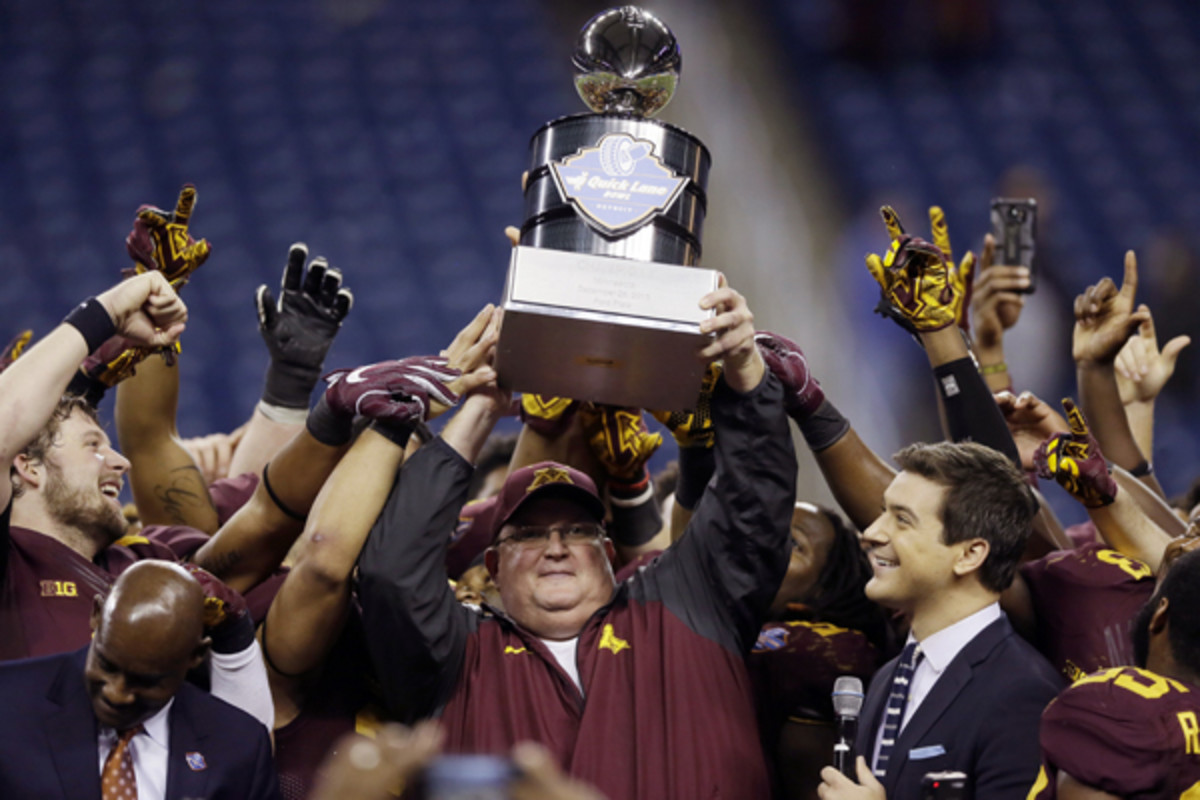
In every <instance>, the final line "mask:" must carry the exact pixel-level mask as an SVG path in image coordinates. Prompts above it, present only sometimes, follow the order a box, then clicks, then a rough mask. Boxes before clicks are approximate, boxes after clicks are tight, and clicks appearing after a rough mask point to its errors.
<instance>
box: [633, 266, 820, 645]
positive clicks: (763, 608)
mask: <svg viewBox="0 0 1200 800" xmlns="http://www.w3.org/2000/svg"><path fill="white" fill-rule="evenodd" d="M705 304H707V306H706V307H712V308H716V309H717V312H718V313H717V314H716V315H714V316H713V317H712V318H710V319H709V320H707V321H706V322H707V323H708V324H707V325H704V326H702V330H705V332H713V333H716V334H717V335H716V336H715V337H714V339H713V341H712V343H711V344H709V345H708V346H707V347H706V348H704V349H703V350H702V351H701V354H702V357H704V358H707V359H713V358H721V359H722V360H723V362H724V371H723V375H722V378H721V380H719V381H718V382H717V385H716V389H715V390H714V392H713V405H712V413H713V424H714V429H715V431H716V444H715V447H714V453H715V459H716V472H715V475H714V478H713V480H712V482H711V483H710V484H709V486H708V488H707V490H706V491H705V492H704V495H703V496H702V497H701V499H700V502H699V504H698V506H697V507H696V513H695V515H694V516H693V517H692V520H691V522H690V523H689V525H688V528H687V531H686V532H685V534H684V536H683V537H682V538H681V539H680V540H679V541H678V542H676V543H675V544H674V545H673V546H672V547H671V549H670V550H668V551H667V552H666V553H664V554H663V556H662V557H661V558H660V559H659V561H658V563H657V566H656V568H655V570H654V571H653V573H652V578H648V579H647V581H648V582H647V583H646V585H645V586H643V587H641V589H640V590H641V591H647V592H654V591H658V592H660V593H661V595H662V597H663V598H664V602H666V603H667V604H668V605H669V606H670V607H671V608H672V609H674V610H675V611H676V613H678V614H680V616H681V617H682V618H684V619H686V620H689V624H693V625H696V626H698V628H697V629H698V630H702V631H704V633H705V635H707V636H710V637H712V638H713V639H714V640H715V641H719V642H721V643H723V644H725V645H726V646H728V647H731V648H734V649H741V650H743V651H745V650H748V649H749V647H750V645H751V644H752V643H753V641H754V637H756V636H757V634H758V630H759V627H760V626H761V625H762V620H763V618H764V617H765V616H766V613H767V609H768V607H769V606H770V603H771V600H772V599H773V598H774V596H775V593H776V591H777V590H778V588H779V584H780V582H781V581H782V579H783V574H784V572H785V571H786V568H787V561H788V556H789V549H788V538H789V530H790V525H791V515H792V508H793V505H794V502H795V494H796V492H795V484H796V456H795V452H794V450H793V448H792V439H791V432H790V430H789V428H788V424H787V416H786V413H785V411H784V402H783V399H784V390H783V387H782V386H781V384H780V382H779V380H778V379H777V378H775V377H774V375H771V374H768V370H767V365H766V361H765V360H764V358H763V355H762V354H761V353H760V352H759V348H758V347H757V346H756V345H755V341H754V336H755V331H754V324H753V321H754V317H753V315H752V314H751V313H750V309H749V307H748V306H747V305H746V301H745V299H744V298H743V297H742V296H741V295H740V294H738V293H737V292H735V291H733V290H732V289H730V288H729V287H727V286H724V285H722V286H721V287H720V288H718V289H717V290H716V291H715V292H712V293H711V294H709V295H707V296H706V298H705V300H704V301H702V305H705Z"/></svg>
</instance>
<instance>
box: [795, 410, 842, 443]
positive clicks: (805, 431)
mask: <svg viewBox="0 0 1200 800" xmlns="http://www.w3.org/2000/svg"><path fill="white" fill-rule="evenodd" d="M796 425H797V426H798V427H799V428H800V433H801V435H802V436H804V441H805V442H807V443H808V449H809V450H812V451H813V452H814V453H819V452H821V451H822V450H824V449H825V448H827V447H832V446H833V445H834V444H837V442H838V441H840V440H841V438H842V437H843V436H845V435H846V433H847V432H848V431H849V430H850V420H848V419H846V418H845V417H843V416H842V412H840V411H838V410H837V407H836V406H834V404H833V403H831V402H829V398H825V400H824V401H823V402H822V403H821V405H819V406H817V410H816V411H814V412H812V413H811V414H809V415H808V416H807V417H805V418H804V419H798V420H796Z"/></svg>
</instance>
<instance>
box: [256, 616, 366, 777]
mask: <svg viewBox="0 0 1200 800" xmlns="http://www.w3.org/2000/svg"><path fill="white" fill-rule="evenodd" d="M374 683H375V681H374V679H373V678H372V677H371V665H370V658H369V657H368V655H367V651H366V643H365V642H364V641H363V638H362V627H361V625H359V624H358V616H357V614H352V615H351V617H350V618H349V620H348V621H347V625H346V629H345V631H343V633H342V635H341V637H340V638H339V639H338V642H337V644H335V645H334V646H333V648H332V649H331V650H330V652H329V658H328V659H327V661H326V663H325V665H324V667H323V668H322V671H321V675H320V677H318V678H317V679H316V681H315V683H313V684H312V686H310V687H308V688H306V689H305V695H304V701H303V708H302V710H301V711H300V713H299V714H297V715H296V717H295V719H293V720H292V721H291V722H289V723H288V724H286V725H284V726H283V727H281V728H276V729H275V769H276V771H277V772H278V773H279V791H280V794H281V795H282V797H283V800H304V798H306V797H308V794H309V792H311V791H312V787H313V783H314V782H315V779H316V774H317V770H318V769H319V768H320V766H321V764H322V763H323V762H324V761H325V757H326V756H327V755H328V753H329V749H330V748H331V747H333V745H334V743H335V742H337V740H338V739H339V738H341V736H342V735H343V734H346V733H350V732H351V731H357V732H359V733H362V734H366V735H368V736H373V735H374V733H375V731H376V730H377V729H378V727H379V725H380V724H381V723H382V719H381V716H380V711H379V710H378V706H376V705H373V704H371V702H370V701H371V694H370V692H369V687H370V686H372V685H374Z"/></svg>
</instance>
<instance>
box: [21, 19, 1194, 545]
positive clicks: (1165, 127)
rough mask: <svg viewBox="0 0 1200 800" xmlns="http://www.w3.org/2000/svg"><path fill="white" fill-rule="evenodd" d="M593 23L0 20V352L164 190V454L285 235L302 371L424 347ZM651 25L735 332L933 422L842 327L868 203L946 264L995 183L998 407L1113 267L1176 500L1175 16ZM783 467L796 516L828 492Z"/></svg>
mask: <svg viewBox="0 0 1200 800" xmlns="http://www.w3.org/2000/svg"><path fill="white" fill-rule="evenodd" d="M608 5H609V4H608V3H596V2H553V0H545V1H544V2H539V1H538V0H488V1H486V2H485V1H484V0H438V1H437V2H415V0H390V1H389V0H257V2H253V3H247V2H237V0H206V1H205V2H199V1H198V0H185V1H182V2H171V3H152V2H141V1H136V2H135V1H133V0H129V1H127V2H84V1H83V0H0V286H3V291H0V338H7V337H8V336H10V335H12V334H14V333H15V332H16V331H18V330H20V329H22V328H32V329H33V330H34V332H35V334H37V335H41V334H44V333H46V332H47V331H48V330H49V329H51V328H52V327H53V326H54V325H55V324H56V323H57V322H58V321H59V320H60V319H61V318H62V316H63V315H64V313H65V312H66V311H67V309H68V308H69V307H70V306H71V305H72V304H73V303H75V302H77V301H78V300H79V299H80V298H82V297H84V296H86V295H88V294H92V293H95V292H98V291H100V290H102V289H103V288H105V287H106V286H108V285H110V284H111V283H112V282H113V281H114V280H115V279H116V277H117V275H118V274H119V271H120V269H121V268H123V267H125V266H128V263H129V259H128V257H127V256H126V254H125V251H124V242H123V240H124V236H125V234H126V232H127V231H128V229H129V225H130V222H131V220H132V217H133V211H134V209H135V208H136V207H137V206H138V205H139V204H140V203H145V202H149V203H153V204H156V205H159V206H164V207H169V206H170V205H172V204H173V203H174V200H175V197H176V195H177V193H178V190H179V187H180V185H181V184H183V183H184V182H189V181H190V182H193V183H195V184H196V186H197V188H198V192H199V201H198V205H197V210H196V213H195V215H194V217H193V230H194V232H195V233H196V234H197V235H198V236H203V237H206V238H208V239H209V241H210V242H211V243H212V245H213V255H212V257H211V258H210V259H209V261H208V263H207V264H205V266H204V267H203V268H202V270H201V271H200V272H199V273H197V275H196V276H195V277H194V279H193V280H192V282H191V283H190V284H189V285H188V286H187V288H186V290H185V295H184V296H185V299H186V300H187V302H188V305H189V307H190V309H191V314H192V317H191V322H190V324H189V330H188V332H187V333H186V334H185V337H184V354H183V358H182V363H181V380H182V384H183V388H182V395H181V403H180V414H179V417H180V421H179V427H180V430H181V432H182V434H183V435H185V436H189V435H198V434H202V433H208V432H213V431H217V430H230V429H232V428H234V427H236V426H237V425H238V424H240V423H241V422H242V421H243V420H244V419H245V418H246V417H247V416H248V414H249V413H250V411H251V409H252V408H253V406H254V403H255V402H256V400H257V398H258V394H259V391H260V387H261V380H262V373H263V369H264V367H265V365H266V353H265V350H264V348H263V346H262V344H261V342H260V340H259V338H258V333H257V320H256V318H255V314H254V308H253V296H254V290H255V288H256V287H257V286H258V285H259V284H261V283H268V284H271V285H272V286H275V285H276V284H277V283H278V280H279V276H280V272H281V270H282V267H283V262H284V258H285V255H286V252H287V247H288V245H289V244H290V243H291V242H293V241H297V240H302V241H306V242H308V244H309V247H310V251H311V253H313V254H314V255H316V254H323V255H325V256H327V257H328V259H329V260H330V263H331V264H333V265H334V266H337V267H339V268H341V269H342V270H343V271H344V273H345V276H346V284H347V285H348V286H350V287H351V288H352V289H353V290H354V292H355V298H356V300H355V307H354V310H353V311H352V312H351V314H350V317H349V318H348V320H347V322H346V324H345V326H344V328H343V331H342V333H341V334H340V336H339V339H338V341H337V343H336V344H335V346H334V349H333V351H332V352H331V354H330V357H329V359H328V361H327V366H328V367H329V368H333V367H337V366H348V365H353V364H357V363H366V362H370V361H376V360H381V359H385V358H390V357H401V356H404V355H409V354H413V353H419V352H430V351H435V350H437V349H438V348H440V347H442V346H444V344H445V343H446V342H447V341H449V339H450V337H451V336H452V335H453V333H454V331H455V330H457V329H458V328H459V327H460V326H461V325H462V324H463V323H465V321H466V320H467V319H469V317H470V315H471V314H472V312H474V311H475V310H476V309H478V308H479V307H480V306H482V305H483V304H484V303H486V302H488V301H493V300H497V299H498V298H499V295H500V292H501V289H502V286H503V281H504V274H505V270H506V267H507V259H508V253H507V251H508V244H507V242H506V240H505V239H504V236H503V233H502V231H503V228H504V226H505V225H509V224H517V225H519V224H520V222H521V219H520V216H521V209H522V199H521V194H520V189H519V178H520V174H521V171H522V170H523V169H524V168H525V167H526V162H527V146H528V140H529V136H530V135H531V134H532V132H533V131H534V130H535V129H536V128H537V127H538V126H540V125H541V124H542V123H543V122H545V121H547V120H550V119H553V118H555V117H557V116H561V115H563V114H568V113H575V112H578V111H581V110H583V106H582V103H581V102H580V101H579V99H578V98H577V97H576V96H575V94H574V91H573V88H572V84H571V75H572V73H571V68H570V62H569V58H570V51H571V47H572V44H573V42H574V38H575V34H576V32H577V31H578V29H579V27H580V26H581V25H582V24H583V22H584V21H586V20H587V19H588V17H589V16H590V15H591V14H592V13H594V12H595V11H598V10H601V9H603V8H605V7H607V6H608ZM647 7H648V8H649V9H651V10H653V11H655V12H656V13H658V14H659V15H660V16H661V17H662V18H663V19H664V21H666V22H667V24H668V25H670V26H671V28H672V29H673V30H674V31H675V33H676V35H677V36H678V38H679V41H680V43H681V47H682V51H683V62H684V72H683V78H682V80H681V83H680V89H679V92H678V94H677V95H676V98H675V100H674V102H673V103H672V104H671V105H670V106H669V107H668V108H667V109H666V110H665V112H664V113H663V115H662V118H663V119H665V120H667V121H670V122H674V123H676V124H679V125H682V126H683V127H685V128H687V129H689V130H690V131H692V132H693V133H695V134H696V135H698V136H699V137H700V138H701V139H703V140H704V141H705V142H706V144H707V145H708V146H709V148H710V150H711V151H712V153H713V156H714V168H713V171H712V175H711V180H710V185H709V214H708V220H707V223H706V230H705V232H704V241H705V253H704V260H703V263H704V265H705V266H708V267H713V268H717V269H721V270H723V271H724V272H726V274H727V275H728V276H729V278H730V281H731V283H732V284H733V285H734V286H736V287H738V288H739V289H741V290H742V291H743V292H744V293H745V294H747V295H748V297H749V298H750V301H751V306H752V308H754V310H755V312H756V314H757V318H758V325H759V327H760V328H764V329H770V330H776V331H779V332H781V333H785V334H787V335H789V336H791V337H792V338H795V339H796V340H798V341H799V342H800V343H801V344H802V346H803V347H804V348H805V350H806V353H807V354H808V356H809V359H810V362H811V364H812V365H813V367H814V369H815V372H816V374H817V376H818V377H819V378H820V380H821V381H822V383H823V385H824V386H825V387H826V389H827V390H828V392H829V393H830V395H831V397H832V398H833V399H834V400H835V401H836V402H837V404H838V405H839V406H840V407H841V408H842V410H843V411H844V412H845V413H846V414H847V415H848V416H849V417H850V418H851V419H852V421H853V422H854V423H855V426H856V427H857V428H858V429H859V431H860V432H861V433H862V435H863V437H864V439H865V440H866V441H867V442H868V443H870V444H871V445H872V446H874V447H875V448H876V449H878V450H879V451H880V452H882V453H885V454H886V453H890V452H892V451H893V450H895V449H896V448H898V447H899V446H901V445H902V444H904V443H906V442H908V441H911V440H914V439H917V438H932V437H936V436H937V435H938V434H937V426H936V420H935V417H934V412H933V409H934V404H933V396H932V386H931V382H930V381H929V380H928V379H927V378H924V377H914V376H924V375H925V374H927V369H926V367H925V365H924V358H923V355H922V354H921V352H920V351H919V349H918V348H917V347H916V346H915V345H914V344H913V343H912V342H911V341H908V340H907V338H906V337H905V336H904V335H903V334H901V333H900V332H899V331H898V330H897V329H895V328H894V326H892V325H891V323H888V322H885V321H884V320H882V319H880V318H879V317H876V316H872V314H871V313H870V309H871V308H872V307H873V305H874V303H875V300H876V299H877V292H876V291H875V289H874V288H873V285H872V284H871V282H870V277H869V276H868V275H867V273H866V270H865V268H864V267H863V264H862V256H863V254H864V253H866V252H868V251H872V250H879V249H880V248H881V247H882V246H883V244H884V243H885V241H886V237H885V235H884V231H883V227H882V225H881V224H880V223H879V222H878V217H877V209H878V206H879V205H880V204H882V203H883V202H889V203H891V204H893V205H895V206H896V207H897V208H898V209H899V210H900V212H901V215H902V218H903V219H904V220H905V221H906V224H907V226H908V227H909V228H910V229H911V230H914V231H915V232H918V233H926V232H927V230H928V228H927V224H928V223H927V218H926V216H925V208H926V207H927V206H928V205H930V204H932V203H940V204H941V205H943V207H944V208H945V209H946V211H947V217H948V220H949V224H950V232H951V236H952V239H953V241H954V243H955V247H956V250H957V251H958V252H957V253H956V255H961V251H962V250H963V249H965V248H967V247H972V248H977V247H978V244H979V240H980V238H981V237H982V234H983V232H984V231H985V229H986V226H987V209H988V202H989V199H990V198H991V197H992V196H993V195H995V194H999V193H1003V192H1010V193H1014V194H1021V193H1029V194H1035V195H1036V196H1037V197H1038V199H1039V202H1040V203H1041V210H1042V219H1041V220H1040V233H1041V238H1040V248H1041V250H1040V259H1039V269H1040V272H1041V286H1040V288H1039V291H1038V293H1037V294H1036V295H1035V296H1034V297H1033V299H1032V300H1031V302H1030V303H1029V304H1028V305H1027V307H1026V311H1025V314H1024V316H1023V318H1022V320H1021V323H1020V325H1019V326H1018V328H1017V329H1016V331H1015V332H1014V333H1013V334H1011V335H1010V337H1009V339H1008V341H1007V346H1008V347H1007V349H1008V360H1009V364H1010V366H1011V370H1012V374H1013V376H1014V379H1015V381H1016V384H1017V388H1018V389H1024V388H1028V389H1032V390H1034V391H1036V392H1037V393H1038V394H1040V395H1041V396H1043V397H1044V398H1045V399H1047V400H1049V401H1051V402H1054V401H1056V400H1057V399H1058V398H1059V397H1061V396H1063V394H1065V393H1070V392H1071V391H1073V388H1072V367H1071V364H1070V361H1069V341H1070V327H1071V319H1070V311H1069V309H1070V302H1071V299H1072V298H1073V297H1074V295H1075V294H1076V293H1077V292H1079V291H1081V290H1082V289H1083V287H1084V286H1085V285H1086V284H1088V283H1092V282H1095V281H1096V280H1098V279H1099V278H1100V277H1102V276H1103V275H1106V274H1107V275H1111V276H1114V277H1116V278H1119V276H1120V270H1121V263H1122V261H1121V257H1122V253H1123V251H1124V250H1125V249H1127V248H1134V249H1135V250H1137V252H1138V254H1139V256H1140V264H1141V267H1142V290H1141V292H1140V298H1141V299H1143V300H1145V301H1146V302H1148V303H1150V304H1151V308H1152V309H1153V310H1154V312H1155V315H1156V320H1157V323H1158V330H1159V334H1160V340H1161V341H1166V339H1168V338H1170V337H1172V336H1175V335H1177V334H1179V333H1188V334H1190V335H1191V336H1192V337H1193V339H1194V340H1195V341H1196V343H1197V344H1196V345H1194V346H1193V348H1192V349H1191V350H1186V351H1185V352H1184V355H1183V357H1182V358H1181V364H1180V369H1179V371H1178V373H1177V375H1176V377H1175V378H1174V379H1173V381H1172V384H1171V386H1169V387H1168V391H1169V394H1168V395H1166V396H1164V397H1163V398H1162V399H1161V400H1160V403H1159V408H1158V433H1157V442H1156V452H1155V463H1156V466H1157V469H1158V472H1159V475H1160V477H1161V479H1162V481H1163V484H1164V485H1165V486H1166V488H1167V490H1168V492H1172V493H1173V492H1181V491H1183V490H1185V489H1186V488H1187V486H1188V484H1189V483H1190V482H1191V478H1192V476H1193V475H1196V474H1197V473H1198V472H1200V470H1197V464H1198V463H1200V462H1198V460H1197V455H1198V453H1200V421H1197V419H1196V417H1195V415H1194V413H1193V412H1194V409H1195V402H1194V398H1195V397H1196V396H1197V388H1198V387H1197V379H1198V375H1200V370H1198V369H1197V363H1198V362H1197V353H1196V352H1193V350H1195V349H1196V348H1197V347H1200V330H1198V328H1200V323H1198V319H1200V316H1198V315H1197V313H1196V304H1195V301H1194V297H1195V294H1196V289H1197V280H1198V273H1197V268H1196V267H1197V257H1196V254H1197V252H1198V248H1200V157H1198V156H1197V146H1198V144H1200V6H1198V5H1197V4H1195V3H1193V2H1189V0H1088V1H1087V2H1082V3H1058V2H1054V1H1053V0H1005V2H988V1H987V0H791V1H789V0H739V1H738V2H733V0H727V1H725V2H723V1H722V0H663V2H655V3H651V4H648V5H647ZM110 405H111V399H109V400H108V401H106V407H105V408H106V410H107V408H108V407H109V406H110ZM653 424H654V423H652V425H653ZM668 439H669V437H668ZM671 450H672V447H671V446H670V443H669V442H668V445H667V446H665V447H664V448H663V451H662V453H661V454H660V455H659V456H657V457H656V462H655V463H662V462H664V461H665V460H667V458H669V457H670V455H671ZM801 462H802V474H801V477H800V481H801V487H802V488H801V491H802V494H801V496H803V497H810V498H816V499H828V497H829V495H828V492H827V491H826V490H825V489H824V487H823V485H822V484H821V481H820V479H819V475H818V474H817V472H816V470H815V468H814V467H813V465H812V463H811V459H808V458H807V457H803V456H802V458H801ZM1056 494H1057V493H1056ZM1054 505H1055V506H1056V508H1057V509H1058V510H1059V512H1060V514H1061V515H1062V516H1064V518H1066V519H1067V520H1068V521H1073V520H1076V519H1078V518H1079V517H1080V514H1079V512H1078V510H1077V509H1076V508H1075V507H1074V506H1073V505H1072V504H1071V503H1070V502H1069V501H1066V502H1063V501H1062V499H1061V498H1060V499H1056V500H1054Z"/></svg>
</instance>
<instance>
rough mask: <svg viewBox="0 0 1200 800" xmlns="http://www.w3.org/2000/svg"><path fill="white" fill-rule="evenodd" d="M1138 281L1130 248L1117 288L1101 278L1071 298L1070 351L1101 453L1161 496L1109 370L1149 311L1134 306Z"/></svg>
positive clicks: (1109, 280) (1145, 454) (1085, 407)
mask: <svg viewBox="0 0 1200 800" xmlns="http://www.w3.org/2000/svg"><path fill="white" fill-rule="evenodd" d="M1137 283H1138V275H1137V258H1136V257H1135V256H1134V254H1133V251H1132V250H1130V251H1129V252H1127V253H1126V254H1125V277H1124V280H1123V281H1122V283H1121V288H1120V289H1118V288H1117V287H1116V285H1115V284H1114V283H1113V281H1112V279H1111V278H1104V279H1103V280H1101V281H1100V282H1099V283H1098V284H1096V285H1094V286H1089V287H1088V288H1087V289H1086V290H1085V291H1084V293H1083V294H1081V295H1079V296H1078V297H1077V298H1075V331H1074V334H1073V336H1072V343H1071V349H1072V355H1073V356H1074V358H1075V374H1076V379H1077V380H1078V384H1079V399H1080V403H1081V405H1082V406H1083V411H1084V412H1085V413H1086V414H1087V417H1088V419H1089V420H1091V424H1092V428H1093V430H1094V431H1095V435H1096V439H1097V440H1098V441H1099V442H1100V444H1101V446H1103V447H1104V452H1105V453H1106V454H1107V455H1108V457H1109V458H1110V459H1112V462H1113V463H1114V464H1117V465H1119V466H1121V467H1123V468H1125V469H1127V470H1129V471H1130V472H1132V473H1133V474H1134V475H1137V476H1138V477H1142V476H1145V478H1146V482H1147V483H1148V484H1149V485H1151V486H1152V488H1154V490H1155V491H1156V492H1158V493H1159V494H1160V495H1161V494H1162V487H1160V486H1159V485H1158V481H1157V480H1155V479H1154V477H1153V475H1151V474H1150V473H1149V472H1148V471H1147V470H1146V468H1147V466H1148V464H1149V461H1148V460H1147V459H1148V458H1149V454H1148V453H1143V452H1142V451H1141V449H1140V448H1139V447H1138V444H1137V441H1136V440H1135V439H1134V436H1133V431H1132V430H1131V429H1130V427H1129V420H1128V418H1127V417H1126V416H1125V407H1124V406H1123V405H1122V403H1121V393H1120V390H1119V389H1118V387H1117V377H1116V372H1115V371H1114V364H1115V362H1116V358H1117V354H1118V353H1120V351H1121V348H1122V347H1123V346H1124V344H1125V342H1126V341H1127V340H1128V339H1129V337H1130V336H1132V335H1133V334H1134V332H1135V331H1136V330H1137V329H1138V326H1140V325H1141V324H1142V323H1143V322H1145V321H1146V320H1147V319H1149V316H1150V312H1149V310H1135V308H1136V304H1135V300H1136V296H1137ZM1151 482H1152V483H1151Z"/></svg>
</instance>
